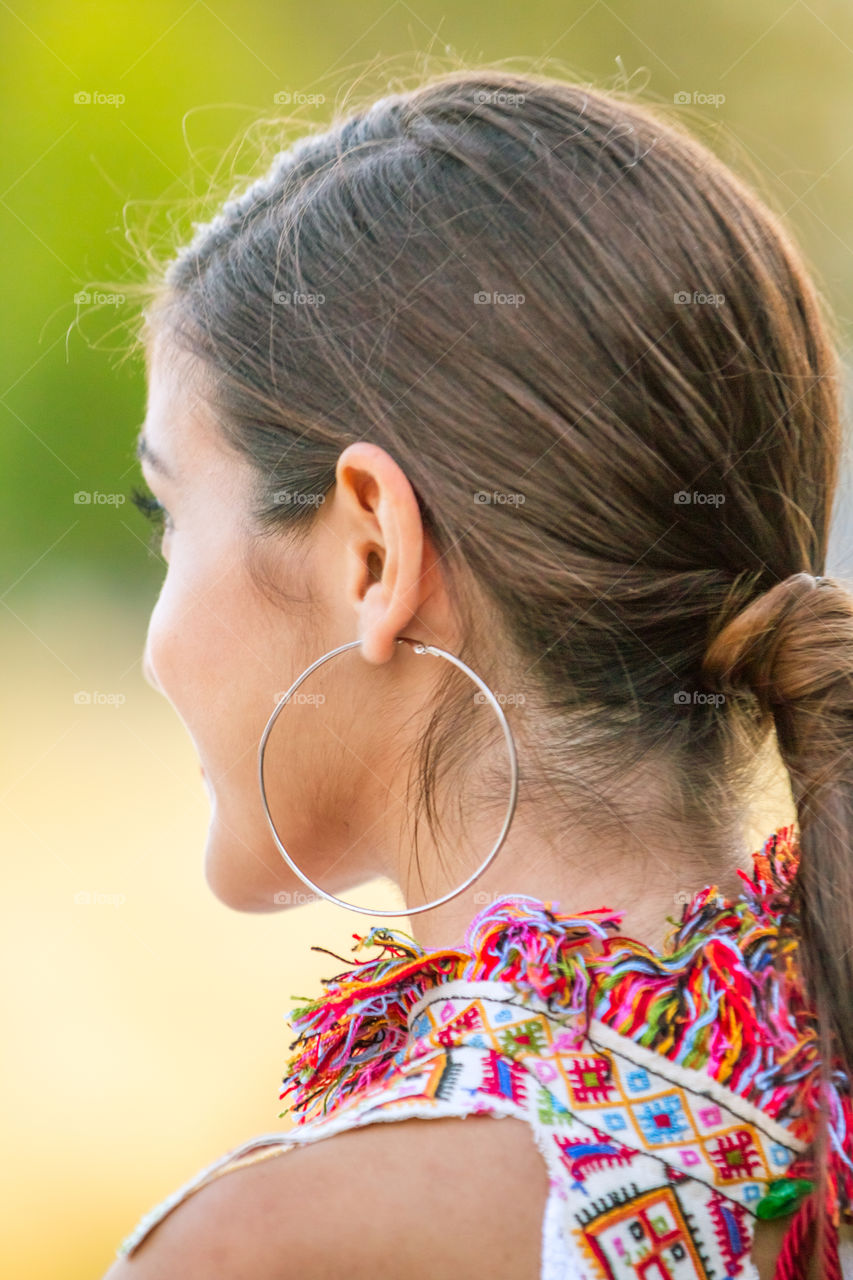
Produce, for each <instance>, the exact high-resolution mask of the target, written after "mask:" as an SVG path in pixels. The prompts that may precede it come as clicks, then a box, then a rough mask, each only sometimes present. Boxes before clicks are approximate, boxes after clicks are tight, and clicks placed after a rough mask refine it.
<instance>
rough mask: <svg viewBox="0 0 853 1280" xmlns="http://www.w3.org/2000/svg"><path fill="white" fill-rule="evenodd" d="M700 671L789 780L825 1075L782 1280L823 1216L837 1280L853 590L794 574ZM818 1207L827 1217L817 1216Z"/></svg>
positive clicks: (847, 1033) (845, 1146)
mask: <svg viewBox="0 0 853 1280" xmlns="http://www.w3.org/2000/svg"><path fill="white" fill-rule="evenodd" d="M703 675H704V676H705V677H706V678H707V679H708V680H709V681H710V682H712V683H713V684H714V686H715V687H716V688H718V689H720V690H721V691H723V692H724V693H725V692H726V691H728V693H730V694H740V693H743V692H748V693H752V694H754V695H755V698H756V699H757V703H758V708H759V715H760V717H761V718H762V720H764V721H766V720H767V718H768V717H769V716H772V719H773V723H774V725H775V729H776V739H777V742H778V746H779V754H780V756H781V758H782V761H783V763H784V764H785V766H786V767H787V770H788V774H789V777H790V782H791V794H792V797H793V800H794V804H795V806H796V811H797V825H798V828H799V861H798V867H797V873H796V876H795V879H794V883H793V887H792V892H791V900H790V911H789V923H790V925H791V927H794V928H795V929H796V931H797V934H798V937H799V947H798V952H799V963H800V971H801V974H802V979H803V983H804V988H805V991H806V992H807V994H808V998H809V1000H810V1008H811V1009H813V1010H814V1014H815V1017H816V1026H815V1033H814V1034H815V1042H816V1043H815V1047H816V1050H817V1053H818V1056H819V1061H820V1073H819V1074H820V1079H819V1084H818V1087H817V1090H816V1094H815V1096H816V1099H817V1112H818V1115H817V1125H816V1132H815V1144H814V1152H815V1159H814V1167H815V1171H816V1186H815V1191H814V1193H813V1196H812V1197H811V1198H810V1200H809V1201H807V1202H806V1203H805V1204H804V1205H803V1207H802V1210H801V1212H800V1213H799V1214H798V1215H797V1216H796V1218H795V1219H794V1220H793V1221H792V1223H791V1227H790V1231H789V1234H788V1238H786V1244H785V1246H784V1247H783V1250H782V1253H781V1254H780V1256H779V1260H778V1263H777V1271H776V1274H777V1276H784V1275H797V1274H799V1273H800V1267H801V1257H798V1256H796V1255H798V1254H800V1255H801V1253H802V1251H804V1250H806V1249H807V1248H808V1240H807V1239H804V1237H803V1226H804V1224H805V1225H807V1224H808V1222H809V1221H810V1220H811V1218H813V1217H814V1216H817V1221H818V1236H817V1240H816V1241H815V1244H814V1251H815V1252H816V1253H817V1255H818V1257H820V1258H821V1259H822V1260H823V1265H822V1270H821V1274H822V1275H824V1276H827V1277H830V1276H832V1275H838V1276H840V1270H839V1264H838V1255H837V1226H838V1222H839V1219H840V1216H841V1214H842V1212H843V1214H844V1216H845V1217H846V1218H847V1219H848V1220H849V1219H850V1218H851V1203H853V1194H851V1193H853V1161H851V1154H850V1139H851V1137H853V1134H850V1133H848V1132H847V1127H846V1123H845V1114H846V1116H847V1117H849V1115H850V1109H849V1104H848V1106H847V1107H846V1108H845V1107H842V1104H841V1101H840V1100H839V1096H838V1095H839V1090H842V1091H843V1092H845V1093H847V1094H848V1095H849V1090H850V1080H851V1079H853V595H851V594H850V593H849V592H848V591H847V589H846V588H844V587H843V586H841V585H840V584H837V583H835V582H834V581H832V580H830V579H828V578H824V577H813V576H812V575H811V574H809V573H795V574H792V575H791V576H790V577H788V578H785V579H784V580H783V581H781V582H779V583H777V584H776V586H774V587H773V588H771V590H769V591H767V592H765V593H764V594H763V595H761V596H759V597H757V598H756V599H754V600H753V601H752V603H751V604H750V605H749V606H748V607H747V608H746V609H744V610H743V611H742V612H740V613H739V614H738V615H737V616H736V617H735V618H733V619H732V620H730V621H729V622H728V624H727V625H726V626H724V628H723V630H722V631H720V632H719V634H717V635H716V637H715V638H714V640H713V641H712V643H711V645H710V647H709V649H708V651H707V653H706V655H705V659H704V662H703ZM839 1068H841V1070H840V1071H839ZM845 1076H846V1079H845ZM845 1139H846V1141H845ZM818 1205H824V1206H825V1210H826V1212H825V1213H823V1214H817V1215H816V1207H817V1206H818Z"/></svg>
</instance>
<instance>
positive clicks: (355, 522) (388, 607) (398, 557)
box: [335, 440, 437, 664]
mask: <svg viewBox="0 0 853 1280" xmlns="http://www.w3.org/2000/svg"><path fill="white" fill-rule="evenodd" d="M335 479H336V485H337V487H336V490H335V501H336V502H340V503H342V504H343V507H344V511H345V513H346V515H347V517H348V523H349V525H350V531H349V533H348V537H349V538H350V539H351V545H352V549H353V551H354V555H352V556H351V565H352V570H351V572H352V577H351V580H350V583H349V586H348V591H349V594H350V597H351V599H352V601H353V603H354V605H355V608H356V611H357V613H358V636H359V639H360V640H361V642H362V644H361V654H362V656H363V657H364V659H365V660H366V661H367V662H373V663H376V664H380V663H383V662H387V661H388V660H389V658H390V657H391V655H392V654H393V652H394V648H395V641H396V639H397V637H398V636H399V635H402V634H404V633H405V631H406V628H407V627H408V626H409V625H410V624H411V623H412V621H413V620H414V619H417V617H418V609H419V606H420V604H421V602H422V601H423V599H424V598H425V597H426V595H427V594H429V592H430V590H431V588H432V581H433V578H434V574H433V572H432V571H433V568H434V566H435V564H436V557H435V555H434V553H433V552H432V550H431V548H429V547H428V546H426V544H425V536H424V528H423V521H422V519H421V513H420V508H419V507H418V501H417V498H416V497H415V493H414V490H413V489H412V486H411V484H410V483H409V480H408V478H407V476H406V474H405V472H404V471H403V470H402V469H401V468H400V466H399V465H398V464H397V463H396V462H395V461H394V459H393V458H392V457H391V455H390V454H389V453H387V452H386V450H384V449H382V448H380V446H379V445H375V444H369V443H368V442H367V441H366V440H360V441H357V442H356V443H355V444H351V445H348V446H347V448H346V449H344V451H343V452H342V453H341V455H340V457H339V458H338V463H337V468H336V474H335ZM436 572H437V571H436Z"/></svg>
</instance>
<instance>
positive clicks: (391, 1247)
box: [104, 1114, 549, 1280]
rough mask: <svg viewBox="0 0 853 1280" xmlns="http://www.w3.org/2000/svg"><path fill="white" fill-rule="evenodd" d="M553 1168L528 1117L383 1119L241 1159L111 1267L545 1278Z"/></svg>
mask: <svg viewBox="0 0 853 1280" xmlns="http://www.w3.org/2000/svg"><path fill="white" fill-rule="evenodd" d="M548 1189H549V1179H548V1171H547V1167H546V1165H545V1159H544V1157H543V1155H542V1154H541V1152H540V1151H539V1149H538V1148H537V1146H536V1141H535V1138H534V1136H533V1132H532V1130H531V1128H530V1126H529V1125H528V1124H527V1122H526V1121H524V1120H521V1119H518V1118H516V1117H513V1116H506V1117H499V1118H498V1117H494V1116H489V1115H476V1114H475V1115H469V1116H465V1117H459V1116H442V1117H437V1118H435V1119H414V1118H412V1119H407V1120H403V1119H400V1120H394V1121H391V1122H382V1121H375V1122H373V1123H371V1124H368V1125H365V1126H363V1127H362V1128H358V1129H348V1130H344V1132H342V1133H339V1134H336V1135H334V1136H333V1137H328V1138H322V1139H319V1140H318V1141H317V1142H314V1143H310V1144H308V1145H306V1146H304V1147H295V1148H289V1149H287V1150H286V1151H283V1152H282V1153H281V1154H280V1155H279V1156H278V1157H276V1158H271V1159H265V1160H262V1161H260V1162H259V1163H255V1164H250V1165H247V1166H244V1167H237V1168H235V1169H234V1170H233V1171H230V1172H228V1173H227V1174H226V1175H224V1176H222V1177H219V1178H217V1179H216V1180H215V1181H213V1182H211V1183H208V1184H207V1185H205V1186H202V1187H201V1188H200V1189H199V1190H198V1191H195V1192H194V1193H193V1194H192V1195H190V1196H189V1197H188V1198H187V1200H186V1201H185V1202H184V1203H183V1204H181V1205H179V1206H178V1208H177V1209H175V1210H174V1211H173V1212H172V1213H171V1214H169V1215H168V1216H167V1217H166V1218H164V1220H163V1221H162V1222H161V1223H160V1224H159V1225H158V1226H157V1227H155V1229H154V1230H153V1231H152V1232H151V1235H150V1236H149V1237H148V1238H147V1239H146V1240H145V1241H144V1242H143V1243H142V1244H141V1245H140V1246H139V1248H138V1250H137V1251H136V1252H135V1253H134V1254H133V1256H132V1257H130V1258H125V1259H121V1260H117V1261H116V1262H115V1263H114V1264H113V1266H112V1267H111V1268H110V1269H109V1271H108V1272H107V1273H106V1275H105V1277H104V1280H155V1277H156V1280H171V1277H173V1276H174V1277H175V1278H176V1280H177V1277H180V1278H181V1280H237V1278H238V1277H240V1278H241V1280H242V1277H245V1276H248V1275H251V1276H252V1277H253V1280H284V1278H285V1277H291V1276H294V1275H298V1276H300V1277H301V1280H333V1278H334V1280H339V1277H340V1276H341V1275H343V1274H345V1275H346V1276H347V1280H375V1277H376V1275H377V1273H378V1271H379V1269H380V1268H382V1269H384V1268H386V1267H387V1266H388V1263H389V1262H391V1261H392V1260H393V1269H394V1271H395V1272H399V1273H401V1274H404V1275H406V1276H407V1277H409V1280H420V1278H421V1277H423V1280H426V1277H427V1276H429V1277H433V1276H436V1275H452V1274H459V1275H465V1276H467V1277H469V1280H480V1278H481V1277H482V1280H486V1278H487V1277H488V1280H538V1277H539V1274H540V1267H541V1249H542V1218H543V1215H544V1212H545V1205H546V1202H547V1197H548Z"/></svg>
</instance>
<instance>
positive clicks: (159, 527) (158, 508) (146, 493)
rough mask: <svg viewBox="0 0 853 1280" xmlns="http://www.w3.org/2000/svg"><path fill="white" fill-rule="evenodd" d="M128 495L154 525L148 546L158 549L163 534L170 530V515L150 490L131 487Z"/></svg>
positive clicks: (153, 549) (154, 549)
mask: <svg viewBox="0 0 853 1280" xmlns="http://www.w3.org/2000/svg"><path fill="white" fill-rule="evenodd" d="M128 497H129V498H130V500H131V502H132V503H133V505H134V506H135V507H136V509H137V510H138V511H141V512H142V514H143V515H144V516H145V519H146V520H149V521H150V522H151V524H153V525H154V532H153V534H152V535H151V541H150V543H149V546H150V548H151V550H152V551H159V549H160V543H161V542H162V540H163V537H164V535H165V534H166V533H167V532H170V531H171V528H172V517H171V516H170V515H169V513H168V511H167V510H166V508H165V507H164V506H163V504H162V502H158V501H157V499H156V498H155V497H154V495H153V493H151V491H150V490H143V489H139V488H133V489H131V491H130V493H129V494H128Z"/></svg>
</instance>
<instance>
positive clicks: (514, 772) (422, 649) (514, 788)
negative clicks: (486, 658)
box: [258, 636, 518, 916]
mask: <svg viewBox="0 0 853 1280" xmlns="http://www.w3.org/2000/svg"><path fill="white" fill-rule="evenodd" d="M396 643H397V644H408V645H411V647H412V649H413V651H414V652H415V653H431V654H434V655H435V656H436V657H439V658H447V660H448V661H449V662H452V663H453V664H454V666H456V667H458V668H459V669H460V671H464V672H465V673H466V675H469V676H470V677H471V679H472V680H473V681H474V683H475V684H476V685H477V686H478V687H479V689H480V691H481V692H482V693H483V694H484V696H485V697H486V698H487V699H488V701H489V703H490V705H491V706H492V707H493V708H494V710H495V711H496V712H497V715H498V719H499V720H500V722H501V727H502V728H503V731H504V737H505V738H506V745H507V751H508V752H509V763H510V774H511V781H510V797H509V804H508V806H507V812H506V817H505V818H504V823H503V827H502V828H501V832H500V835H499V836H498V838H497V841H496V842H495V844H494V846H493V848H492V849H491V850H490V852H489V854H488V856H487V858H486V860H485V862H483V864H482V865H481V866H480V867H478V869H477V870H476V871H475V872H474V874H473V875H472V876H469V877H468V879H467V880H465V881H464V883H463V884H461V885H460V886H459V888H458V889H453V890H452V891H451V892H450V893H446V894H444V896H443V897H441V898H436V899H435V901H434V902H427V903H426V904H425V905H424V906H422V907H411V908H409V909H408V910H407V911H403V912H400V911H375V910H372V909H371V908H369V907H357V906H356V905H355V904H354V903H352V902H344V900H343V898H337V897H335V895H334V894H332V893H327V892H326V890H325V889H321V888H320V886H319V885H318V884H315V883H314V881H313V880H312V879H311V878H310V877H309V876H307V875H306V874H305V872H304V871H300V869H299V867H297V865H296V863H295V862H294V861H293V859H292V858H291V856H290V854H289V853H288V852H287V850H286V849H285V847H284V845H283V844H282V842H281V839H280V838H279V834H278V832H277V831H276V829H275V823H274V822H273V820H272V815H271V813H270V809H269V803H268V801H267V793H266V788H265V787H264V751H265V750H266V745H267V739H268V738H269V736H270V730H271V729H272V727H273V725H274V724H275V722H276V720H277V719H278V716H279V713H280V712H281V710H282V708H283V707H284V706H286V704H287V703H288V702H289V701H290V698H291V697H292V695H293V694H294V693H295V692H296V690H297V689H298V688H299V686H300V685H301V684H302V682H303V681H304V680H306V679H307V678H308V676H310V674H311V672H312V671H316V669H317V667H319V666H321V665H322V663H324V662H328V660H329V659H330V658H334V657H336V655H337V654H339V653H345V652H346V650H347V649H354V648H356V647H357V646H358V645H360V644H361V641H360V640H351V641H350V642H349V643H348V644H342V645H340V646H339V647H338V648H337V649H330V650H329V652H328V653H324V654H323V656H322V658H318V659H317V661H316V662H312V664H311V666H310V667H307V668H306V669H305V670H304V671H303V672H302V674H301V675H300V676H298V677H297V679H296V680H294V682H293V684H292V685H291V686H290V688H289V689H288V690H287V693H285V694H283V695H282V697H281V698H280V699H279V702H278V704H277V705H276V708H275V710H274V711H273V713H272V715H271V716H270V718H269V720H268V721H267V726H266V728H265V729H264V732H263V736H262V738H261V742H260V747H259V750H258V782H259V784H260V788H261V800H262V802H263V806H264V812H265V813H266V815H267V822H268V823H269V825H270V830H271V832H272V835H273V839H274V840H275V842H276V844H277V845H278V849H279V852H280V853H281V854H282V856H283V858H284V860H285V861H286V863H287V865H288V866H289V867H290V869H291V871H292V872H293V873H294V874H295V875H297V876H299V879H300V880H301V881H302V882H303V884H306V885H308V887H309V888H310V889H313V890H314V892H315V893H318V894H320V895H321V896H322V897H324V898H326V899H327V901H329V902H334V903H335V904H336V905H337V906H339V907H346V908H347V910H349V911H356V912H358V914H359V915H369V916H400V915H406V916H413V915H417V914H418V913H419V912H421V911H430V910H432V908H433V907H438V906H441V904H442V903H444V902H449V901H450V899H451V898H455V897H456V895H457V894H458V893H461V892H462V891H463V889H467V888H468V887H469V885H472V884H473V883H474V881H475V880H476V879H478V877H479V876H481V875H482V874H483V872H484V871H485V870H486V868H487V867H488V866H489V865H490V864H491V862H492V861H493V860H494V858H495V856H496V855H497V852H498V850H499V849H500V847H501V845H502V844H503V842H504V840H505V839H506V833H507V831H508V830H509V825H510V823H511V822H512V818H513V814H514V813H515V803H516V799H517V797H518V758H517V756H516V750H515V740H514V738H513V736H512V730H511V729H510V727H509V724H508V723H507V719H506V716H505V715H504V713H503V708H502V707H501V706H500V704H499V702H498V700H497V698H496V697H495V695H494V694H493V693H492V691H491V689H490V688H489V686H488V685H487V684H486V683H485V682H484V681H483V680H481V679H480V677H479V676H478V675H477V673H476V672H475V671H472V670H471V668H470V667H469V666H468V665H467V664H466V663H464V662H462V661H461V659H460V658H456V657H454V655H453V654H452V653H448V652H447V651H446V650H445V649H439V648H437V647H436V646H435V645H431V644H423V643H422V642H421V641H420V640H412V639H411V638H410V637H409V636H398V637H397V640H396Z"/></svg>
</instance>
